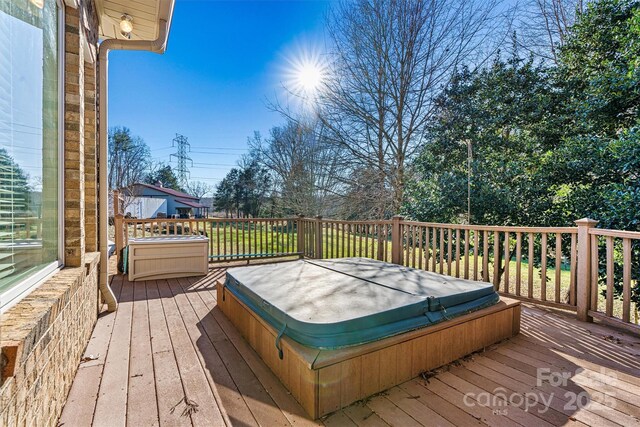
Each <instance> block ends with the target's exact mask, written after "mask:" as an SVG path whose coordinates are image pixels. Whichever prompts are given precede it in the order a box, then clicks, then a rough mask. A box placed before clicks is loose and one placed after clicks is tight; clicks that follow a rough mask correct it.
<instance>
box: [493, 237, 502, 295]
mask: <svg viewBox="0 0 640 427" xmlns="http://www.w3.org/2000/svg"><path fill="white" fill-rule="evenodd" d="M500 267H501V266H500V232H499V231H494V232H493V286H494V287H495V288H496V291H497V290H498V289H500Z"/></svg>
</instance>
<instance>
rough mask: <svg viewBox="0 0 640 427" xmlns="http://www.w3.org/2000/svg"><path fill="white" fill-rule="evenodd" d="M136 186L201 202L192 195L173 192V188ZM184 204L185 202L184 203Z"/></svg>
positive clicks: (141, 183) (148, 185)
mask: <svg viewBox="0 0 640 427" xmlns="http://www.w3.org/2000/svg"><path fill="white" fill-rule="evenodd" d="M135 185H142V186H143V187H147V188H150V189H152V190H156V191H160V192H162V193H166V194H169V195H171V196H174V197H180V198H181V199H191V200H199V199H198V198H197V197H194V196H192V195H190V194H187V193H183V192H182V191H177V190H173V189H171V188H165V187H158V186H157V185H151V184H145V183H143V182H139V183H137V184H135ZM183 203H184V202H183Z"/></svg>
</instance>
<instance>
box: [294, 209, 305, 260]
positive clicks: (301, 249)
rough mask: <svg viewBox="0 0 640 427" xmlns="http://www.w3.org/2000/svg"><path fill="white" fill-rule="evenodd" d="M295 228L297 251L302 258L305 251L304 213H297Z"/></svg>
mask: <svg viewBox="0 0 640 427" xmlns="http://www.w3.org/2000/svg"><path fill="white" fill-rule="evenodd" d="M296 229H297V233H298V252H300V253H301V255H300V257H301V258H304V256H305V252H306V251H305V247H304V215H298V219H297V221H296Z"/></svg>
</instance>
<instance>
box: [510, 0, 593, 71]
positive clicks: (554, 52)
mask: <svg viewBox="0 0 640 427" xmlns="http://www.w3.org/2000/svg"><path fill="white" fill-rule="evenodd" d="M584 7H585V2H584V1H583V0H529V1H528V2H526V3H524V4H523V6H522V10H521V12H520V13H519V16H520V17H521V18H520V22H519V23H518V29H519V31H520V36H519V40H518V42H519V44H520V45H521V46H522V47H524V48H525V49H527V50H528V51H530V52H532V53H534V54H535V55H537V56H538V57H540V58H542V59H544V60H546V61H552V62H553V63H557V62H558V50H559V49H560V48H561V47H562V46H563V45H564V41H565V38H566V36H567V34H568V32H569V29H570V28H571V26H572V25H573V24H574V23H575V21H576V19H577V18H578V16H579V15H580V13H582V12H583V11H584Z"/></svg>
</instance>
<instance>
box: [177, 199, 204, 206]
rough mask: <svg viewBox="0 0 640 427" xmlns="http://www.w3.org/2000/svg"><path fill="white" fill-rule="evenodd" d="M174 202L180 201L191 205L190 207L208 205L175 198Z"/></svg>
mask: <svg viewBox="0 0 640 427" xmlns="http://www.w3.org/2000/svg"><path fill="white" fill-rule="evenodd" d="M176 202H178V203H182V204H183V205H187V206H189V207H192V208H206V207H208V206H205V205H201V204H200V203H196V202H192V201H191V200H182V199H176Z"/></svg>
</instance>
